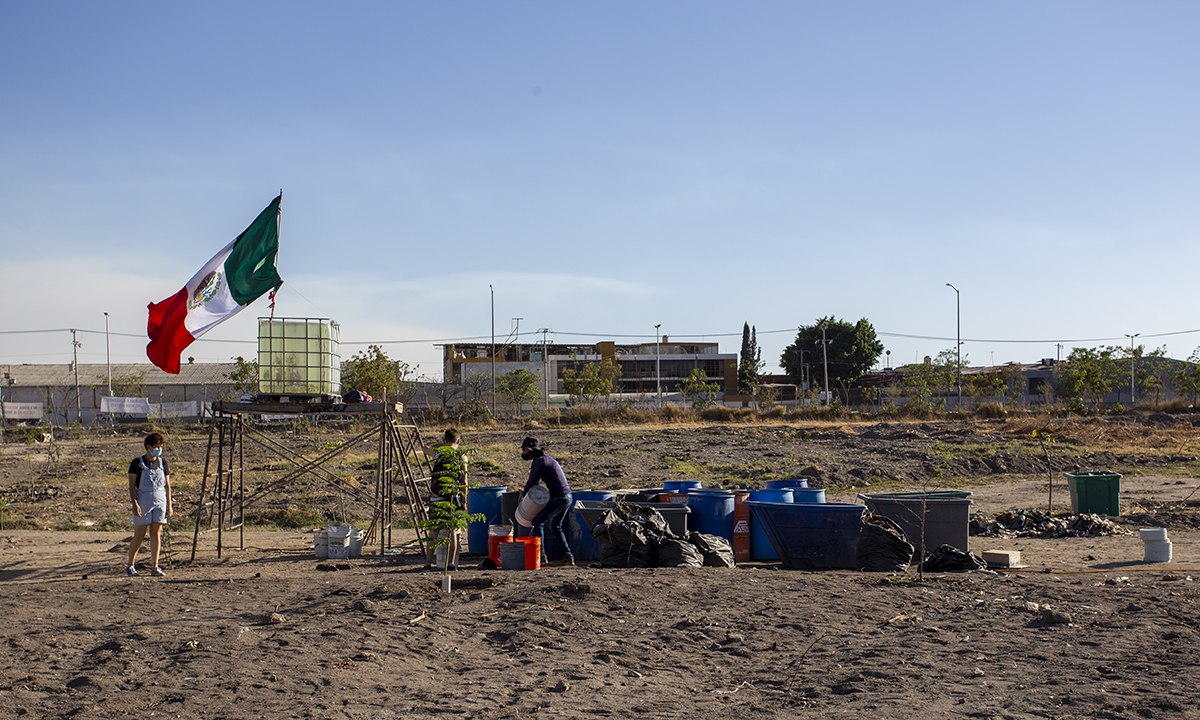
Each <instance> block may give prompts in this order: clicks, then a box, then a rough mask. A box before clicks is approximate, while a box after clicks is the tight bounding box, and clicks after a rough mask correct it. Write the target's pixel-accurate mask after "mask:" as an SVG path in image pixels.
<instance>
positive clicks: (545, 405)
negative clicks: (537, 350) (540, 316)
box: [539, 328, 550, 412]
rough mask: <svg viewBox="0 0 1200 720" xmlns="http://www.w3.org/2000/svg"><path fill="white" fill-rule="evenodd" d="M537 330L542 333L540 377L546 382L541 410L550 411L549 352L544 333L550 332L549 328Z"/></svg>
mask: <svg viewBox="0 0 1200 720" xmlns="http://www.w3.org/2000/svg"><path fill="white" fill-rule="evenodd" d="M539 332H541V333H542V379H543V380H545V383H546V392H545V394H544V395H543V396H542V410H543V412H550V354H549V352H548V350H547V346H546V333H548V332H550V328H542V329H541V330H540V331H539Z"/></svg>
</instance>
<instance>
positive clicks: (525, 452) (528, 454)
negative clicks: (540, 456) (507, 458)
mask: <svg viewBox="0 0 1200 720" xmlns="http://www.w3.org/2000/svg"><path fill="white" fill-rule="evenodd" d="M532 457H533V453H531V452H529V448H521V459H522V460H529V459H530V458H532Z"/></svg>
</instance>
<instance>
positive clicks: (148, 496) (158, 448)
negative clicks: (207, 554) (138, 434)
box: [125, 433, 171, 577]
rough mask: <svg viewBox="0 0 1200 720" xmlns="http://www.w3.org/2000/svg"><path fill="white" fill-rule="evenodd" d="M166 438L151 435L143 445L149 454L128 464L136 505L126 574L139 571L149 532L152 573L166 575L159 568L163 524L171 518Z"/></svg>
mask: <svg viewBox="0 0 1200 720" xmlns="http://www.w3.org/2000/svg"><path fill="white" fill-rule="evenodd" d="M163 444H164V442H163V436H162V435H160V434H159V433H150V434H149V435H147V436H146V439H145V441H144V442H143V445H144V447H145V449H146V452H145V453H144V454H142V455H139V456H137V457H135V458H134V459H133V460H132V461H131V462H130V463H129V502H130V504H132V506H133V541H132V542H130V543H129V562H128V563H127V564H126V565H125V574H126V575H129V576H131V577H132V576H134V575H137V574H138V571H137V552H138V549H139V548H141V546H142V542H143V541H144V540H145V539H146V532H147V531H149V533H150V566H151V568H152V569H151V570H150V574H151V575H153V576H155V577H162V576H163V575H165V574H166V573H164V572H163V571H162V568H161V567H159V565H158V554H159V549H160V544H161V539H162V528H163V525H166V524H167V519H168V518H170V517H171V470H170V468H169V467H168V466H167V461H166V458H164V457H163V456H162V453H163Z"/></svg>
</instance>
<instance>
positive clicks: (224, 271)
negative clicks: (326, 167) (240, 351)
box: [146, 195, 283, 374]
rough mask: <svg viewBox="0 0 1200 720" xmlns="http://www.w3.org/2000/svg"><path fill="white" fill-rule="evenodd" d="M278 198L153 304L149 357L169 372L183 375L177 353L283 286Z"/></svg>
mask: <svg viewBox="0 0 1200 720" xmlns="http://www.w3.org/2000/svg"><path fill="white" fill-rule="evenodd" d="M282 199H283V196H282V195H280V196H279V197H277V198H275V199H274V200H272V201H271V204H270V205H268V206H267V208H266V209H265V210H263V211H262V212H261V213H259V215H258V217H257V218H255V219H254V222H252V223H250V227H248V228H246V229H245V230H244V231H242V234H241V235H238V236H237V238H236V239H235V240H234V241H233V242H231V243H229V244H228V245H226V246H225V247H224V248H223V249H222V250H221V252H219V253H217V254H216V255H214V256H213V258H212V260H209V261H208V262H207V263H205V264H204V267H202V268H200V271H199V272H198V273H196V274H195V275H194V276H193V277H192V279H191V280H188V283H187V285H185V286H184V287H183V289H182V290H180V291H179V292H177V293H175V294H174V295H172V296H171V297H169V298H167V299H166V300H163V301H162V302H160V303H150V321H149V322H148V323H147V324H146V333H147V334H148V335H149V336H150V343H149V344H148V345H146V355H147V356H148V357H149V358H150V362H152V363H154V364H155V365H157V366H159V367H160V368H162V369H163V370H165V371H166V372H169V373H172V374H178V373H179V356H180V354H181V353H182V352H183V350H184V348H186V347H187V346H188V345H191V344H192V341H194V340H195V339H196V338H198V337H200V336H201V335H203V334H204V333H206V332H208V331H209V330H211V329H212V328H214V327H216V326H217V325H219V324H221V323H222V322H224V321H225V320H228V319H229V318H231V317H233V316H234V315H236V314H238V312H240V311H241V309H242V308H244V307H246V306H247V305H249V304H250V303H252V302H254V301H255V300H257V299H258V298H259V297H261V296H262V294H263V293H265V292H267V291H268V290H273V289H275V288H278V287H279V286H280V285H282V284H283V280H282V279H281V278H280V277H279V272H278V271H277V270H276V269H275V255H276V253H278V252H279V204H280V201H281V200H282Z"/></svg>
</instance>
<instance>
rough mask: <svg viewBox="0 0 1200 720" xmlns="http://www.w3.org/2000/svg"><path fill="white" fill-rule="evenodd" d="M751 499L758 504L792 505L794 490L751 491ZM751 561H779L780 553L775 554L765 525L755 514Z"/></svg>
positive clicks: (752, 520)
mask: <svg viewBox="0 0 1200 720" xmlns="http://www.w3.org/2000/svg"><path fill="white" fill-rule="evenodd" d="M768 484H770V483H768ZM750 499H751V500H757V501H758V502H777V503H790V502H791V501H792V489H791V488H790V487H783V488H768V489H766V490H751V491H750ZM750 559H751V560H778V559H779V553H777V552H775V547H774V546H773V545H771V538H769V537H767V531H766V530H764V529H763V524H762V523H761V522H759V521H758V519H757V518H755V517H754V515H753V513H752V514H751V515H750Z"/></svg>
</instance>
